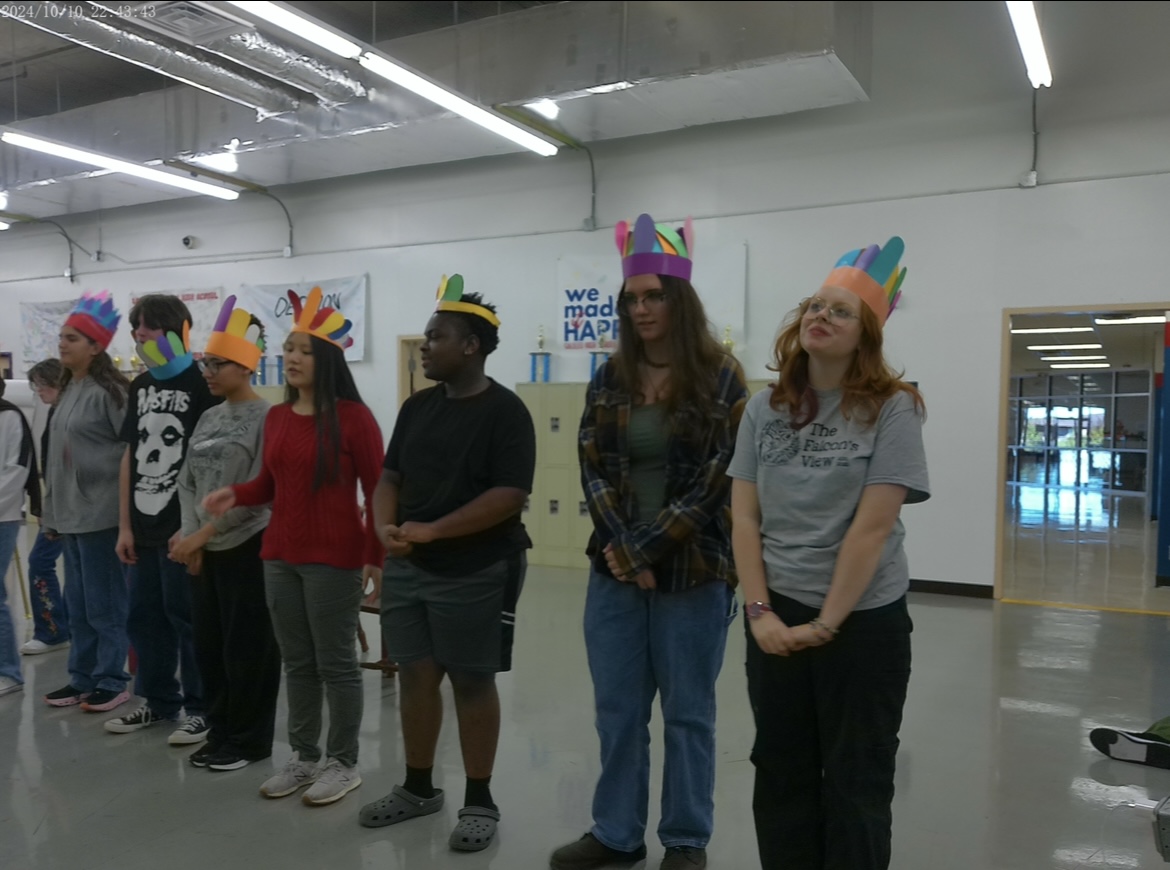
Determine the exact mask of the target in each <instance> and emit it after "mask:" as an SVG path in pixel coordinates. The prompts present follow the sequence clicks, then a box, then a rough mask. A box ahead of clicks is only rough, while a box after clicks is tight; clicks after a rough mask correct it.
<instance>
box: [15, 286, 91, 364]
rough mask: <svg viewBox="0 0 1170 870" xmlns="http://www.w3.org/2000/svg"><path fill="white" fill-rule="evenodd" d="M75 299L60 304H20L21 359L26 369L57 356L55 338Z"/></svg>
mask: <svg viewBox="0 0 1170 870" xmlns="http://www.w3.org/2000/svg"><path fill="white" fill-rule="evenodd" d="M76 302H77V300H76V299H66V300H64V301H62V302H21V303H20V327H21V330H22V332H23V333H24V345H23V347H22V348H21V358H22V359H23V360H24V364H25V366H26V367H28V366H31V365H35V364H36V363H39V362H40V361H41V360H43V359H49V358H50V357H53V358H56V356H57V336H58V334H59V333H60V332H61V326H62V324H64V323H65V318H66V317H68V316H69V312H70V311H72V310H73V306H74V304H75V303H76Z"/></svg>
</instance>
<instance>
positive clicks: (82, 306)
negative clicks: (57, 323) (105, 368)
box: [65, 290, 122, 350]
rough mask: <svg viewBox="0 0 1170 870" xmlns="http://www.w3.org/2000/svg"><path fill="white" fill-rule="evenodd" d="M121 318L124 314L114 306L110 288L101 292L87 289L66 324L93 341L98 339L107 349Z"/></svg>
mask: <svg viewBox="0 0 1170 870" xmlns="http://www.w3.org/2000/svg"><path fill="white" fill-rule="evenodd" d="M121 319H122V315H121V314H119V313H118V309H117V308H115V307H114V300H113V299H111V298H110V291H109V290H103V291H102V292H101V293H90V292H89V291H88V290H87V291H86V292H84V293H82V294H81V298H80V299H78V300H77V304H76V305H74V306H73V310H72V311H70V312H69V316H68V317H67V318H65V325H66V326H71V327H73V328H74V329H76V330H77V331H78V332H80V333H81V334H82V335H84V336H85V337H86V338H88V339H90V340H91V341H96V342H97V343H98V344H100V345H101V346H102V350H105V349H106V348H107V347H109V346H110V342H111V341H113V340H114V333H116V332H117V331H118V323H119V322H120V321H121Z"/></svg>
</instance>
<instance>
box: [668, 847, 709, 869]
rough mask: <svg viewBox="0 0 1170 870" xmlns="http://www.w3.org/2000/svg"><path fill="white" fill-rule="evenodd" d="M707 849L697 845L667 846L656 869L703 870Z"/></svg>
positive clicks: (705, 864)
mask: <svg viewBox="0 0 1170 870" xmlns="http://www.w3.org/2000/svg"><path fill="white" fill-rule="evenodd" d="M706 866H707V850H706V849H700V848H698V847H697V846H667V847H666V857H665V858H663V859H662V863H661V864H660V865H658V870H705V868H706Z"/></svg>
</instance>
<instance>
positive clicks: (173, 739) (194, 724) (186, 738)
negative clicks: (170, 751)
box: [167, 716, 211, 746]
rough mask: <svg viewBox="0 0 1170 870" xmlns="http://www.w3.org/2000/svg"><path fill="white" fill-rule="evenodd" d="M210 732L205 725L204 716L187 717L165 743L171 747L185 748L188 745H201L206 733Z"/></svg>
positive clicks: (209, 727)
mask: <svg viewBox="0 0 1170 870" xmlns="http://www.w3.org/2000/svg"><path fill="white" fill-rule="evenodd" d="M210 730H211V726H210V725H209V724H208V723H207V717H206V716H188V717H187V718H186V719H184V720H183V722H182V724H181V725H179V727H178V728H176V729H175V730H174V731H172V732H171V736H170V737H168V738H167V743H169V744H171V746H186V745H187V744H188V743H202V742H203V741H204V740H206V739H207V732H208V731H210Z"/></svg>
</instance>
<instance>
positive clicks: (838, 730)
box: [747, 593, 913, 870]
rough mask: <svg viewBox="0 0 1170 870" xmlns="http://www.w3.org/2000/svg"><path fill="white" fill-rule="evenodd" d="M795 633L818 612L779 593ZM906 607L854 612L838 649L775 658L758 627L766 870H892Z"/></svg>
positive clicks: (757, 809)
mask: <svg viewBox="0 0 1170 870" xmlns="http://www.w3.org/2000/svg"><path fill="white" fill-rule="evenodd" d="M771 600H772V607H773V608H774V609H775V611H776V613H777V615H779V617H780V618H781V619H782V620H783V621H784V622H785V623H786V624H787V625H800V624H802V623H806V622H808V621H809V620H810V619H812V618H813V617H815V616H816V615H817V610H816V609H814V608H811V607H806V606H805V605H803V604H800V603H798V602H796V601H793V600H792V599H790V598H786V597H784V596H781V595H777V594H775V593H772V594H771ZM912 630H913V625H912V623H911V621H910V614H909V613H908V612H907V610H906V600H905V599H904V598H903V599H900V600H898V601H896V602H894V603H892V604H889V605H886V606H884V607H879V608H876V609H874V610H861V611H857V612H855V613H853V614H852V615H851V616H850V617H849V619H848V621H847V622H846V623H845V624H844V625H843V626H842V628H841V633H840V634H839V635H838V636H837V638H836V639H835V640H833V641H832V642H831V643H828V644H826V645H825V646H822V647H817V648H814V649H806V650H802V651H800V652H797V653H793V654H792V655H790V656H787V657H783V656H773V655H766V654H765V653H762V652H761V651H760V648H759V647H758V646H757V645H756V642H755V640H754V639H753V638H752V636H751V630H750V629H748V638H747V677H748V696H749V698H750V699H751V704H752V712H753V714H754V715H755V720H756V741H755V745H754V746H753V747H752V763H753V764H754V765H755V767H756V782H755V792H754V794H753V798H752V810H753V812H754V815H755V822H756V839H757V841H758V843H759V850H760V864H761V866H762V867H763V868H764V870H886V868H887V867H889V864H890V837H891V827H892V822H893V815H892V812H891V808H890V805H891V803H892V801H893V798H894V758H895V755H896V754H897V751H898V729H899V727H900V726H901V724H902V706H903V704H904V703H905V701H906V685H907V683H908V682H909V680H910V632H911V631H912Z"/></svg>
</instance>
